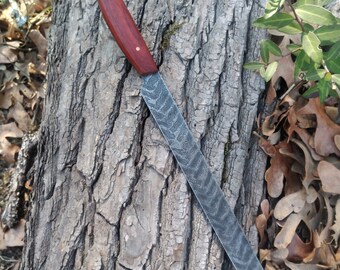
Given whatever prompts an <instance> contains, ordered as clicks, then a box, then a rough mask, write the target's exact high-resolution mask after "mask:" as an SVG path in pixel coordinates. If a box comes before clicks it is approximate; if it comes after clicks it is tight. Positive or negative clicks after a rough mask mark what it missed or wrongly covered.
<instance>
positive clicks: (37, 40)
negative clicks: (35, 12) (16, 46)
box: [29, 29, 48, 59]
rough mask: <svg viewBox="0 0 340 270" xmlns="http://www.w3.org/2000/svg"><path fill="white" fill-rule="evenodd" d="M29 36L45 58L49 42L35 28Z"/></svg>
mask: <svg viewBox="0 0 340 270" xmlns="http://www.w3.org/2000/svg"><path fill="white" fill-rule="evenodd" d="M29 37H30V38H31V40H32V41H33V42H34V44H35V45H36V46H37V48H38V51H39V55H40V56H41V57H43V58H44V59H45V57H46V54H47V49H48V42H47V40H46V38H45V37H44V36H43V35H42V34H41V33H40V31H39V30H36V29H33V30H31V31H30V33H29Z"/></svg>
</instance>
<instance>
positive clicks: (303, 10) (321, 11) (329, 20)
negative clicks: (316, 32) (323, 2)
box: [295, 4, 336, 25]
mask: <svg viewBox="0 0 340 270" xmlns="http://www.w3.org/2000/svg"><path fill="white" fill-rule="evenodd" d="M295 12H296V14H297V15H298V16H299V17H300V18H301V19H302V20H304V21H305V22H308V23H311V24H318V25H331V24H336V18H335V17H334V15H333V14H332V13H331V12H330V11H328V10H327V9H325V8H322V7H319V6H316V5H308V4H307V5H302V6H299V7H297V8H296V9H295Z"/></svg>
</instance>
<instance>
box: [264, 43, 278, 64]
mask: <svg viewBox="0 0 340 270" xmlns="http://www.w3.org/2000/svg"><path fill="white" fill-rule="evenodd" d="M270 52H271V53H272V54H273V55H276V56H281V55H282V53H281V49H280V48H279V46H277V45H276V44H275V43H274V42H273V41H271V40H262V41H261V42H260V54H261V58H262V60H263V62H265V63H268V62H269V53H270Z"/></svg>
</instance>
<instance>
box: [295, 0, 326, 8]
mask: <svg viewBox="0 0 340 270" xmlns="http://www.w3.org/2000/svg"><path fill="white" fill-rule="evenodd" d="M331 1H332V0H298V1H297V2H296V3H295V4H294V7H295V8H297V7H299V6H302V5H306V4H310V5H318V6H325V5H327V4H328V3H330V2H331Z"/></svg>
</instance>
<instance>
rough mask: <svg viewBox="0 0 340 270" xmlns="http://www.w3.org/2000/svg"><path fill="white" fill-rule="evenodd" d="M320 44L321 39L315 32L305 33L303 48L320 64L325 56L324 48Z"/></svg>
mask: <svg viewBox="0 0 340 270" xmlns="http://www.w3.org/2000/svg"><path fill="white" fill-rule="evenodd" d="M319 45H320V40H319V39H318V37H317V36H316V35H315V34H314V33H313V32H309V33H308V34H305V35H303V37H302V48H303V49H304V50H305V52H306V54H307V55H308V56H309V57H310V58H311V59H312V60H313V61H314V62H315V63H318V64H320V63H321V61H322V58H323V54H322V50H321V49H320V47H319Z"/></svg>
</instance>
